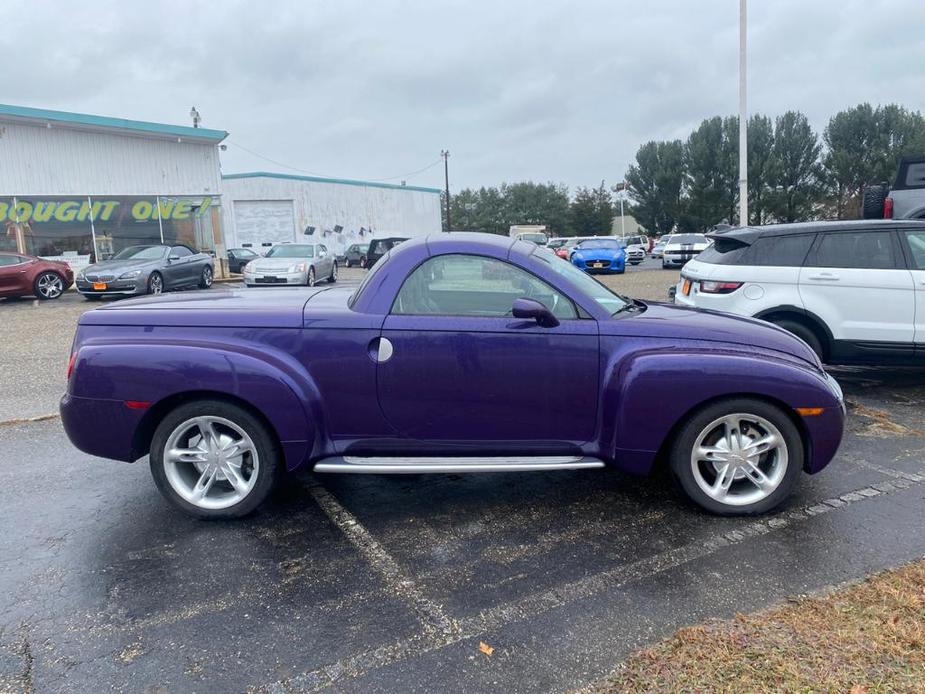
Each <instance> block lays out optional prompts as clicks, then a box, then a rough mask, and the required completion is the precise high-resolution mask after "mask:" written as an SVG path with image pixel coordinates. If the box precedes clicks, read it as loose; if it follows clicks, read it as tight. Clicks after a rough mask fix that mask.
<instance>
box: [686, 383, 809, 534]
mask: <svg viewBox="0 0 925 694" xmlns="http://www.w3.org/2000/svg"><path fill="white" fill-rule="evenodd" d="M670 464H671V470H672V472H673V473H674V476H675V478H676V479H677V481H678V483H679V484H680V486H681V488H682V489H683V490H684V492H685V494H686V495H687V496H688V497H689V498H690V499H691V500H692V501H693V502H694V503H696V504H697V505H699V506H701V507H702V508H704V509H706V510H707V511H710V512H711V513H716V514H719V515H729V516H733V515H752V514H756V513H764V512H765V511H769V510H771V509H773V508H775V507H776V506H778V505H779V504H780V503H781V502H783V501H784V499H786V498H787V496H788V495H789V494H790V491H791V490H792V489H793V485H794V484H795V483H796V480H797V478H798V477H799V475H800V471H801V470H802V468H803V442H802V440H801V438H800V432H799V431H798V430H797V427H796V424H794V422H793V420H791V419H790V417H788V416H787V414H786V413H784V412H783V411H782V410H781V409H780V408H779V407H776V406H774V405H772V404H770V403H767V402H764V401H761V400H753V399H750V398H730V399H728V400H723V401H719V402H715V403H713V404H711V405H708V406H706V407H704V408H703V409H701V410H700V411H698V412H695V413H694V414H692V415H691V416H690V417H689V418H688V420H687V421H686V422H685V423H684V424H683V425H682V426H681V429H680V431H679V432H678V434H677V436H676V437H675V440H674V445H673V446H672V449H671V454H670Z"/></svg>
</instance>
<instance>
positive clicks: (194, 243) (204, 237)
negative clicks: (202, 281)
mask: <svg viewBox="0 0 925 694" xmlns="http://www.w3.org/2000/svg"><path fill="white" fill-rule="evenodd" d="M159 200H160V214H161V226H162V228H163V230H164V243H182V244H183V245H185V246H189V247H190V248H195V249H196V250H197V251H207V252H208V251H214V250H215V238H214V229H215V227H216V224H215V223H214V222H215V217H214V215H216V214H217V212H218V207H217V206H216V204H215V201H214V200H213V199H212V198H208V197H168V196H163V195H162V196H161V197H160V198H159Z"/></svg>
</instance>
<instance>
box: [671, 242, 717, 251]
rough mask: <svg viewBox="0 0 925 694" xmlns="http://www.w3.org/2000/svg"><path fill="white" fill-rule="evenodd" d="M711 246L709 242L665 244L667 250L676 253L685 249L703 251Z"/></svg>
mask: <svg viewBox="0 0 925 694" xmlns="http://www.w3.org/2000/svg"><path fill="white" fill-rule="evenodd" d="M709 245H710V244H709V243H708V242H707V241H697V242H696V243H679V242H677V241H669V242H668V243H667V244H665V249H666V250H667V249H671V250H673V251H676V250H681V249H685V248H692V249H694V250H695V251H702V250H705V249H706V248H707V246H709Z"/></svg>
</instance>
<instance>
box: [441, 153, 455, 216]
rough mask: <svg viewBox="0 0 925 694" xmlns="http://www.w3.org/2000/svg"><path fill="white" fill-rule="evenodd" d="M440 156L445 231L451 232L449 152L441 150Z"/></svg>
mask: <svg viewBox="0 0 925 694" xmlns="http://www.w3.org/2000/svg"><path fill="white" fill-rule="evenodd" d="M440 156H441V157H443V180H444V181H445V182H446V230H447V231H452V230H453V225H452V224H450V150H448V149H441V150H440Z"/></svg>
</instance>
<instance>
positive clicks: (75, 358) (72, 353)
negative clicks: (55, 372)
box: [66, 352, 77, 381]
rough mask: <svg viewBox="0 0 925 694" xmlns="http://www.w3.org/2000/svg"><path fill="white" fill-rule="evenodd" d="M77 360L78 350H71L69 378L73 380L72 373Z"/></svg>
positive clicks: (68, 367)
mask: <svg viewBox="0 0 925 694" xmlns="http://www.w3.org/2000/svg"><path fill="white" fill-rule="evenodd" d="M76 362H77V352H71V357H70V359H68V360H67V379H66V380H68V381H70V380H71V374H72V373H74V364H75V363H76Z"/></svg>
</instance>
